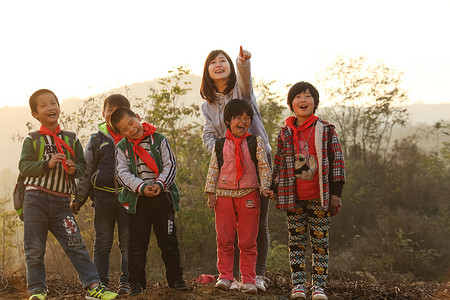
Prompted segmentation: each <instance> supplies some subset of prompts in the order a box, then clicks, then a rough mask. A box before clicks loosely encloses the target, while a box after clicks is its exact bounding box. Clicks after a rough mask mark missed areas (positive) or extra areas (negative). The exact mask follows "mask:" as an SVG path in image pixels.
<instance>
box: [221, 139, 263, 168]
mask: <svg viewBox="0 0 450 300" xmlns="http://www.w3.org/2000/svg"><path fill="white" fill-rule="evenodd" d="M245 139H246V140H247V145H248V151H249V152H250V156H251V158H252V161H253V163H254V164H255V167H256V173H257V174H258V158H257V157H256V148H257V146H258V141H257V140H256V136H255V135H253V134H252V135H249V136H248V137H246V138H245ZM224 145H225V138H220V139H217V140H216V148H215V150H216V156H217V163H218V165H219V172H220V169H221V168H222V166H223V146H224Z"/></svg>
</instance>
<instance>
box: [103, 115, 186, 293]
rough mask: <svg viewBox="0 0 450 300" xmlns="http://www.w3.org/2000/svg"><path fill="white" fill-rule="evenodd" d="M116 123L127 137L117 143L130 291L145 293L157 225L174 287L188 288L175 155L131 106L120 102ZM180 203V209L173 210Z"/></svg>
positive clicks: (120, 196) (163, 255) (117, 162)
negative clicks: (177, 214) (178, 222)
mask: <svg viewBox="0 0 450 300" xmlns="http://www.w3.org/2000/svg"><path fill="white" fill-rule="evenodd" d="M111 124H112V126H114V129H115V130H116V132H118V133H119V134H120V135H122V136H123V137H124V139H122V140H121V141H120V142H119V143H118V144H117V147H116V173H117V177H118V180H119V183H120V184H121V185H122V186H123V187H124V189H123V190H122V192H121V193H120V195H119V201H120V202H121V203H122V205H123V206H124V207H125V208H126V210H127V212H128V214H129V215H128V217H129V234H130V245H129V248H128V271H129V282H130V285H131V293H130V296H137V295H140V294H143V293H145V288H146V285H147V281H146V272H145V265H146V262H147V250H148V244H149V241H150V233H151V230H152V227H153V229H154V232H155V236H156V239H157V241H158V246H159V248H160V250H161V256H162V259H163V261H164V265H165V267H166V279H167V283H168V284H169V287H170V288H174V289H178V290H187V287H186V284H185V282H184V280H183V269H182V268H181V266H180V250H179V249H178V239H177V235H176V226H175V222H174V215H175V210H178V209H179V194H178V190H177V188H176V185H175V175H176V171H177V167H176V161H175V157H174V155H173V153H172V150H171V149H170V146H169V142H168V141H167V139H166V138H165V137H164V136H163V135H162V134H159V133H156V128H155V127H154V126H152V125H150V124H148V123H145V122H144V123H141V121H140V119H139V117H138V116H137V115H136V114H135V113H134V112H133V111H131V110H130V109H128V108H125V107H119V108H117V109H116V110H115V111H114V113H113V114H112V115H111ZM174 208H175V210H174Z"/></svg>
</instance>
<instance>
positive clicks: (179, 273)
mask: <svg viewBox="0 0 450 300" xmlns="http://www.w3.org/2000/svg"><path fill="white" fill-rule="evenodd" d="M129 221H130V222H129V233H130V246H129V248H128V273H129V281H130V284H131V285H133V284H135V283H140V284H141V285H142V286H143V287H144V288H145V286H146V285H147V282H146V272H145V266H146V264H147V250H148V244H149V242H150V233H151V230H152V227H153V230H154V232H155V236H156V241H157V243H158V247H159V249H160V250H161V257H162V260H163V262H164V265H165V267H166V278H167V282H168V284H169V287H171V286H172V285H173V283H174V282H175V281H176V280H179V279H182V278H183V269H182V268H181V266H180V250H179V249H178V239H177V234H176V232H177V231H176V227H175V222H174V210H173V204H172V200H171V198H170V196H169V194H168V193H165V192H162V193H161V194H160V195H158V196H156V197H146V196H140V197H139V198H138V202H137V207H136V214H130V215H129Z"/></svg>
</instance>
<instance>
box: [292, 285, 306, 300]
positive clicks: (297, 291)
mask: <svg viewBox="0 0 450 300" xmlns="http://www.w3.org/2000/svg"><path fill="white" fill-rule="evenodd" d="M291 299H305V300H306V288H305V286H304V285H303V284H297V285H296V286H294V288H293V289H292V291H291Z"/></svg>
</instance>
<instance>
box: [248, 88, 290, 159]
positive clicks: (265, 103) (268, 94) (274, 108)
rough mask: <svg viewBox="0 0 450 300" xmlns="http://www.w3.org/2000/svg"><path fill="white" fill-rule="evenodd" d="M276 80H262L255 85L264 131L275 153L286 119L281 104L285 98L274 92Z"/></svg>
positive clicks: (283, 107)
mask: <svg viewBox="0 0 450 300" xmlns="http://www.w3.org/2000/svg"><path fill="white" fill-rule="evenodd" d="M275 82H276V81H275V80H272V81H269V82H267V81H265V80H260V81H257V83H256V84H255V93H256V97H257V99H258V108H259V112H260V113H261V117H262V119H263V122H264V129H265V130H266V132H267V136H268V137H269V142H270V146H271V147H272V152H273V153H274V152H275V150H276V147H277V136H278V132H279V131H280V127H281V126H282V125H283V124H282V119H283V117H284V114H283V113H284V112H285V110H286V109H285V106H283V105H281V104H280V103H282V102H283V100H284V97H283V96H281V95H280V93H279V92H274V91H273V90H272V89H273V84H274V83H275Z"/></svg>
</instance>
